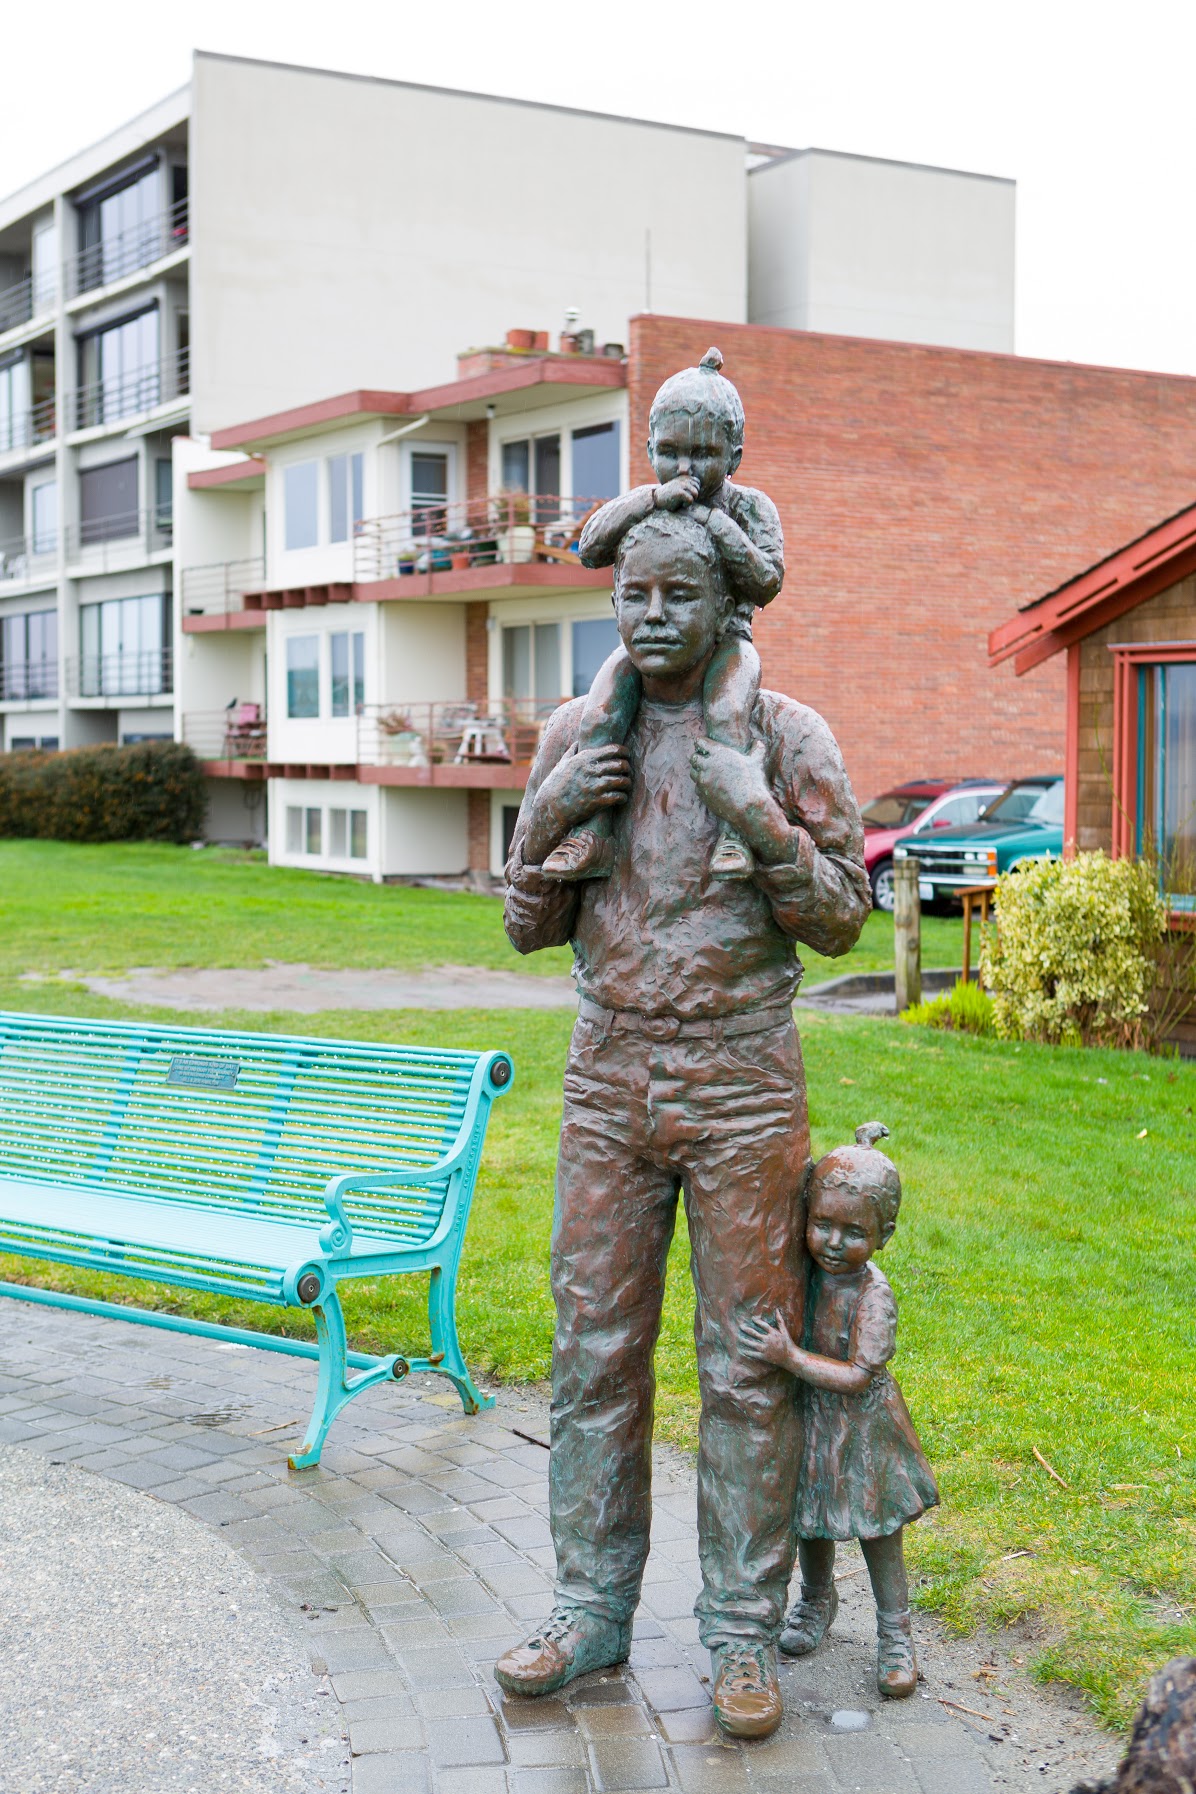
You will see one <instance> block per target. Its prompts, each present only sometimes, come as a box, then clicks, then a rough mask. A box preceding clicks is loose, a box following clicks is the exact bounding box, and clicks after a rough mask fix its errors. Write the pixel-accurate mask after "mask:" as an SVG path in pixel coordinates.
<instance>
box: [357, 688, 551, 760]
mask: <svg viewBox="0 0 1196 1794" xmlns="http://www.w3.org/2000/svg"><path fill="white" fill-rule="evenodd" d="M565 702H566V700H565V699H564V698H559V699H555V700H553V699H538V698H500V699H497V700H496V701H495V702H494V703H473V702H467V701H462V700H460V699H458V700H456V701H445V702H442V703H436V704H423V703H420V704H365V705H363V706H362V707H361V709H360V710H359V711H358V715H357V760H358V763H359V765H363V766H410V767H431V766H443V765H452V766H477V765H480V764H489V765H509V766H526V765H527V764H528V763H529V762H530V761H531V760H533V759H534V758H535V753H536V749H537V747H538V746H539V745H540V736H541V735H542V734H543V732H544V725H545V723H546V722H547V721H548V718H549V717H550V716H551V715H552V713H553V711H554V710H555V709H556V708H557V705H558V704H563V703H565Z"/></svg>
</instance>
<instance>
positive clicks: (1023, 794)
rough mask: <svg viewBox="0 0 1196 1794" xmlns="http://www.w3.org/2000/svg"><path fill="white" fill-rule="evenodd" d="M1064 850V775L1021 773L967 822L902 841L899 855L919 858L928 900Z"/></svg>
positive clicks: (896, 856)
mask: <svg viewBox="0 0 1196 1794" xmlns="http://www.w3.org/2000/svg"><path fill="white" fill-rule="evenodd" d="M1062 853H1063V780H1062V779H1060V778H1056V777H1053V776H1050V775H1048V776H1046V777H1043V778H1037V779H1018V781H1017V783H1016V784H1013V785H1010V787H1009V789H1008V791H1005V792H1003V793H1002V795H1001V796H1000V797H998V798H995V799H994V800H993V802H992V803H991V804H990V805H989V807H988V809H987V810H985V811H984V813H983V814H982V816H981V817H980V820H979V822H973V823H971V824H970V825H969V826H968V827H967V828H957V829H943V830H942V831H941V832H937V831H936V833H935V834H933V835H927V836H925V837H921V836H920V837H919V838H918V840H917V841H908V842H901V843H898V845H897V846H895V847H894V849H893V858H894V860H904V859H908V858H910V857H911V856H914V857H916V858H917V861H918V890H919V893H920V895H921V898H922V901H923V903H941V902H949V901H951V900H952V899H953V898H955V897H958V895H959V893H960V891H963V890H966V889H968V888H969V887H975V886H977V885H994V884H996V882H997V879H998V877H999V876H1000V874H1001V873H1002V872H1008V870H1009V868H1010V867H1011V866H1016V864H1017V862H1018V861H1019V860H1052V859H1059V858H1060V857H1061V855H1062Z"/></svg>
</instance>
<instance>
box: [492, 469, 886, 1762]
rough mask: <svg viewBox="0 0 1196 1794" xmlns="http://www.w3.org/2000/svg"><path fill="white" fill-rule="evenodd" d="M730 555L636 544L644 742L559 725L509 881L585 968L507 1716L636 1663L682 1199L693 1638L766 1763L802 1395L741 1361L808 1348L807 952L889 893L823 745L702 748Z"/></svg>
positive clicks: (754, 729)
mask: <svg viewBox="0 0 1196 1794" xmlns="http://www.w3.org/2000/svg"><path fill="white" fill-rule="evenodd" d="M688 471H689V470H688V465H687V466H686V467H685V468H684V469H683V470H682V472H683V474H685V473H688ZM716 536H717V532H715V531H713V530H712V529H711V528H710V526H709V521H708V517H707V516H706V515H704V514H703V513H699V514H697V515H695V513H694V511H693V510H691V509H686V508H682V509H677V510H669V509H653V510H651V511H649V513H648V515H647V516H646V517H644V518H643V520H642V521H638V522H636V523H635V524H634V525H633V527H632V528H631V529H630V530H629V532H628V533H627V534H625V535H624V536H623V538H622V540H621V542H620V544H619V547H618V551H617V557H616V560H615V581H614V604H615V614H616V618H617V622H618V628H619V635H620V637H621V639H622V642H623V645H624V647H625V649H626V651H627V655H628V656H629V658H630V660H631V662H632V663H633V665H634V667H635V669H636V671H637V672H638V674H639V676H640V679H641V681H642V695H641V697H640V703H639V709H638V712H637V714H636V716H635V720H634V723H633V725H632V727H631V729H630V732H629V733H628V735H627V739H626V741H625V743H609V742H608V743H606V744H605V745H597V746H592V747H580V746H579V744H578V733H579V725H580V716H581V711H582V703H581V701H575V702H573V703H570V704H565V705H562V706H561V707H560V709H558V710H557V711H555V712H554V714H553V716H552V718H551V720H550V721H549V723H548V726H547V728H546V729H545V732H544V738H543V741H542V742H541V745H540V750H539V753H538V754H537V756H536V762H535V765H534V767H533V768H532V773H531V777H530V779H529V781H528V787H527V792H526V795H525V797H524V801H523V806H522V808H521V810H520V815H519V823H518V826H517V828H516V832H515V839H514V842H513V844H512V849H511V858H510V863H509V865H508V869H507V871H508V881H509V890H508V895H507V903H506V928H507V933H508V934H509V936H510V938H511V940H512V942H513V943H514V945H515V946H516V947H517V948H518V950H519V951H520V952H521V953H530V952H533V951H534V950H535V949H536V948H538V947H548V946H558V945H560V944H561V943H563V942H564V941H571V942H572V943H573V947H574V950H575V954H576V975H577V981H578V985H579V989H580V993H581V1001H580V1009H579V1014H578V1020H577V1025H576V1028H575V1030H574V1034H573V1039H572V1044H571V1046H570V1050H569V1060H568V1065H567V1068H566V1071H565V1106H564V1117H563V1121H562V1126H561V1142H560V1160H559V1165H558V1170H557V1192H556V1215H555V1221H554V1226H553V1241H552V1287H553V1295H554V1298H555V1302H556V1310H557V1325H556V1337H555V1342H554V1347H553V1367H552V1389H553V1397H552V1457H551V1466H550V1483H551V1511H552V1529H553V1539H554V1543H555V1546H556V1556H557V1584H556V1598H555V1606H554V1608H553V1611H552V1614H551V1617H550V1618H549V1619H548V1621H547V1622H546V1623H545V1624H544V1625H542V1626H541V1627H539V1628H538V1630H537V1631H536V1632H535V1633H534V1634H533V1635H532V1637H530V1638H528V1639H527V1640H525V1641H524V1642H523V1643H522V1644H520V1645H517V1646H515V1647H514V1648H513V1649H511V1650H509V1651H507V1652H506V1654H505V1655H504V1656H503V1657H501V1658H500V1659H499V1661H498V1663H497V1664H496V1666H495V1676H496V1678H497V1680H498V1682H499V1683H500V1685H501V1686H502V1687H503V1688H504V1689H505V1690H507V1691H508V1692H509V1693H517V1694H523V1695H539V1694H548V1693H550V1692H551V1691H552V1690H554V1689H557V1688H560V1687H562V1686H564V1684H566V1683H567V1682H570V1681H572V1680H573V1679H574V1678H575V1677H577V1676H580V1675H583V1674H585V1673H587V1672H588V1671H592V1670H597V1669H601V1668H605V1667H607V1666H609V1665H611V1664H615V1663H620V1662H622V1661H623V1660H624V1659H625V1658H626V1657H627V1655H628V1651H629V1648H630V1639H631V1622H632V1616H633V1614H634V1612H635V1608H636V1605H637V1602H638V1600H639V1592H640V1581H641V1577H642V1574H643V1568H644V1562H645V1559H646V1557H647V1554H648V1539H649V1525H650V1519H651V1494H650V1485H651V1448H652V1397H653V1388H654V1377H653V1352H654V1349H655V1345H656V1339H657V1335H658V1333H659V1329H660V1314H661V1301H662V1296H663V1291H664V1278H665V1262H666V1258H667V1255H668V1250H669V1243H670V1240H671V1238H672V1234H673V1227H674V1223H675V1219H676V1210H677V1199H678V1194H679V1192H680V1190H681V1189H682V1187H684V1190H685V1208H686V1218H687V1221H688V1225H689V1234H690V1248H691V1263H692V1270H693V1280H694V1286H695V1290H696V1295H697V1312H696V1319H695V1324H694V1331H695V1338H696V1345H697V1358H698V1373H699V1381H700V1385H701V1398H702V1416H701V1428H700V1444H699V1458H698V1530H699V1544H700V1554H701V1567H702V1593H701V1596H700V1598H699V1600H698V1603H697V1614H698V1619H699V1627H700V1635H701V1638H702V1641H703V1643H704V1644H706V1645H707V1646H708V1647H709V1649H710V1651H711V1654H712V1660H713V1666H714V1669H713V1699H714V1706H715V1712H716V1716H717V1718H718V1721H719V1724H720V1725H721V1726H722V1727H723V1729H724V1730H725V1731H727V1732H729V1733H731V1734H732V1735H735V1736H740V1737H762V1736H765V1735H767V1734H768V1733H769V1732H771V1731H773V1730H774V1729H775V1728H776V1726H777V1725H778V1724H779V1723H780V1719H781V1701H780V1691H779V1688H778V1684H777V1676H776V1664H775V1656H774V1646H775V1639H776V1635H777V1632H778V1629H779V1626H780V1623H781V1619H782V1616H783V1613H784V1604H785V1597H786V1593H787V1589H788V1584H789V1578H790V1574H791V1572H792V1568H793V1559H794V1549H795V1539H794V1526H793V1512H794V1495H795V1482H796V1476H797V1464H798V1451H799V1439H798V1414H797V1408H796V1405H795V1401H794V1395H793V1385H792V1381H791V1379H790V1378H789V1377H788V1376H787V1375H786V1373H785V1372H784V1371H781V1370H777V1369H776V1368H774V1367H773V1366H772V1365H769V1364H767V1363H765V1362H763V1361H762V1360H760V1359H758V1358H752V1357H749V1356H747V1355H746V1354H745V1353H744V1352H743V1350H742V1349H741V1346H740V1341H739V1325H740V1322H741V1321H744V1320H747V1319H748V1318H749V1317H750V1316H752V1315H757V1314H773V1313H777V1312H779V1313H780V1314H781V1315H783V1316H784V1317H785V1319H786V1323H787V1325H788V1326H789V1329H790V1332H791V1333H793V1335H794V1336H795V1337H800V1330H801V1324H802V1308H803V1298H804V1287H805V1244H804V1217H803V1215H802V1213H801V1200H800V1195H799V1190H800V1184H801V1179H802V1175H803V1172H804V1168H805V1165H806V1161H807V1158H808V1155H809V1128H808V1123H807V1119H806V1098H805V1078H804V1074H803V1071H802V1063H801V1054H800V1048H799V1045H798V1040H797V1034H796V1031H795V1029H794V1025H793V1010H792V1003H793V997H794V993H795V991H796V989H797V985H798V981H799V979H800V977H801V966H800V963H799V961H798V960H797V958H796V955H795V951H794V942H795V941H805V942H807V943H808V944H809V945H810V946H811V947H813V948H814V949H815V950H816V951H817V952H819V953H824V954H840V953H845V952H847V950H848V949H849V948H850V947H851V946H852V945H853V944H854V942H855V940H856V938H857V936H858V935H859V932H860V928H861V926H862V925H863V922H864V918H865V917H866V915H867V913H868V910H869V890H868V879H867V876H866V874H865V871H864V863H863V833H862V828H861V823H860V817H859V811H858V809H857V807H856V802H855V799H854V797H853V795H852V791H851V786H850V784H849V783H848V780H847V775H846V773H845V771H844V768H843V763H842V760H841V758H840V755H839V751H838V748H837V747H836V745H835V741H834V739H833V737H832V735H831V733H830V730H829V729H828V728H827V726H826V724H825V723H824V722H823V721H822V719H821V717H819V716H817V715H816V714H815V713H814V712H813V711H812V710H809V709H807V708H806V707H805V706H804V705H802V704H798V703H796V702H795V701H794V700H793V699H791V698H787V697H783V696H781V695H780V694H779V693H777V692H771V691H761V692H760V693H759V695H758V697H756V699H755V704H754V709H753V711H752V718H751V740H752V745H751V748H750V751H749V752H747V753H743V752H740V751H738V750H737V749H736V748H734V747H731V746H727V745H723V744H720V743H718V742H716V741H714V740H712V739H711V738H709V737H708V735H707V734H706V730H705V726H704V720H703V704H702V690H703V678H704V676H705V674H706V671H707V668H708V667H709V664H710V662H711V659H712V657H713V656H714V655H715V653H716V651H717V650H718V648H719V645H720V642H721V641H722V638H723V636H724V634H725V632H726V631H727V629H728V627H729V625H730V623H731V620H732V618H733V616H734V608H735V602H736V596H735V593H734V592H733V591H732V590H731V589H730V588H729V583H728V577H727V574H726V571H725V569H724V564H723V558H722V557H721V555H720V552H719V547H718V542H717V540H716ZM603 809H605V810H610V811H612V812H613V828H612V843H613V862H612V869H611V872H610V876H609V877H605V878H596V879H590V880H589V881H587V882H583V883H567V882H562V881H560V880H559V879H556V878H553V877H550V876H549V875H547V874H546V873H545V872H544V871H543V870H542V867H543V863H544V861H545V859H546V858H547V857H548V856H549V854H551V853H552V851H553V850H554V848H556V847H557V845H558V844H559V843H560V842H561V841H562V840H563V839H564V837H565V836H566V834H567V833H568V832H569V830H570V829H571V828H573V827H574V825H575V824H577V823H579V822H580V821H582V820H583V819H585V818H587V817H592V816H593V815H594V814H595V813H596V812H597V811H599V810H603ZM725 826H729V827H731V828H733V829H734V830H735V831H736V832H737V834H738V836H739V838H740V839H741V840H742V841H743V842H744V843H745V844H746V846H747V847H748V848H749V849H750V852H751V854H752V856H753V857H754V870H753V872H752V875H751V876H750V877H749V878H720V877H718V876H717V875H716V874H715V873H714V871H713V870H712V866H711V859H712V853H713V851H714V849H715V846H716V844H717V842H718V840H719V837H720V834H721V832H722V830H723V829H724V827H725Z"/></svg>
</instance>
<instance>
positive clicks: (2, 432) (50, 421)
mask: <svg viewBox="0 0 1196 1794" xmlns="http://www.w3.org/2000/svg"><path fill="white" fill-rule="evenodd" d="M53 437H54V397H53V394H51V395H50V397H49V398H47V399H39V401H38V403H37V404H36V405H31V406H30V407H29V409H28V410H27V411H10V412H7V413H4V412H0V455H6V454H8V453H9V452H10V451H11V450H12V449H25V448H35V447H36V446H37V444H38V443H39V442H50V441H52V440H53Z"/></svg>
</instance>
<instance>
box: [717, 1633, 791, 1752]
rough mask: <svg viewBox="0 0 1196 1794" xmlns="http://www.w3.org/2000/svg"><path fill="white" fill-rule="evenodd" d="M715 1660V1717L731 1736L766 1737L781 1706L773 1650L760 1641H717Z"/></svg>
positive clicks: (775, 1723) (777, 1721)
mask: <svg viewBox="0 0 1196 1794" xmlns="http://www.w3.org/2000/svg"><path fill="white" fill-rule="evenodd" d="M711 1656H712V1658H713V1664H714V1717H715V1718H716V1719H717V1720H718V1723H719V1725H720V1726H721V1727H722V1729H723V1731H724V1732H726V1733H727V1734H728V1735H729V1736H730V1737H732V1738H767V1737H768V1736H769V1734H770V1733H772V1732H775V1731H776V1729H777V1727H778V1726H779V1725H780V1723H781V1718H782V1715H783V1713H784V1708H783V1707H782V1705H781V1689H780V1684H779V1683H778V1681H777V1667H776V1662H775V1660H774V1658H773V1653H772V1651H771V1650H770V1649H769V1648H768V1647H767V1646H766V1645H762V1644H749V1643H747V1642H746V1641H745V1642H744V1643H741V1644H730V1645H717V1646H716V1647H715V1649H714V1651H713V1652H712V1653H711Z"/></svg>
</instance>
